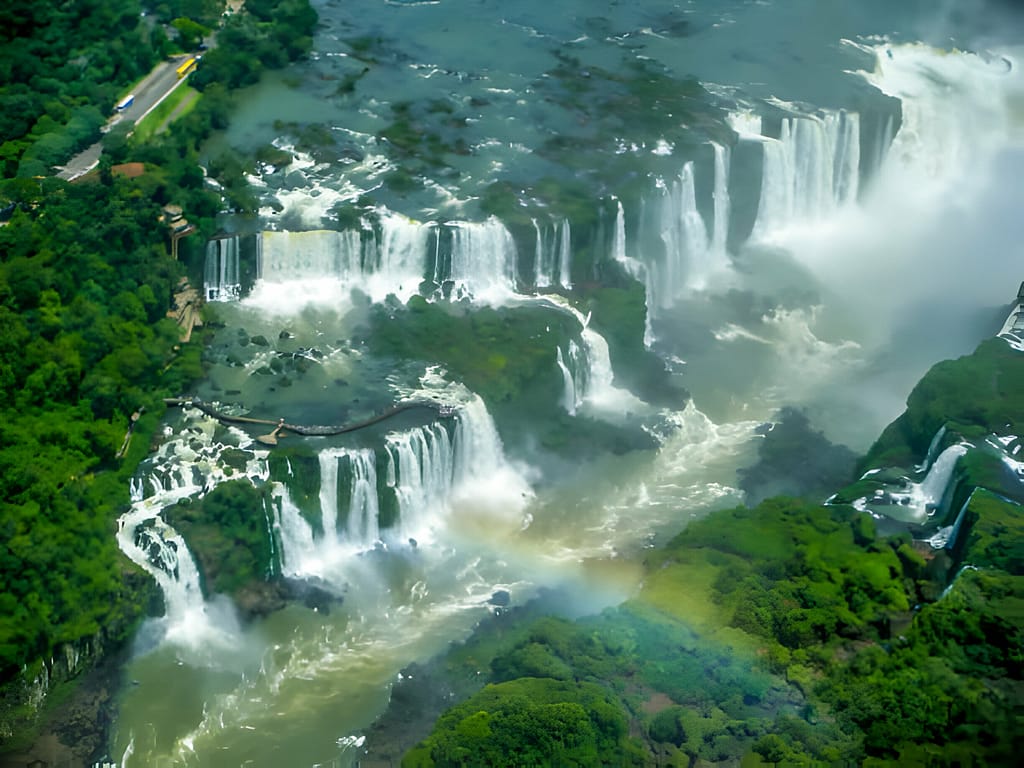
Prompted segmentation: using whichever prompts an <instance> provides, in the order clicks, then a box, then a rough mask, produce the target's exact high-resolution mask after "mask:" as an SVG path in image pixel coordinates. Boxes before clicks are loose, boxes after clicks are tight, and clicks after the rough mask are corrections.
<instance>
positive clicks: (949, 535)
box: [927, 491, 974, 549]
mask: <svg viewBox="0 0 1024 768" xmlns="http://www.w3.org/2000/svg"><path fill="white" fill-rule="evenodd" d="M973 498H974V491H971V493H970V495H969V496H968V497H967V498H966V499H964V503H963V505H962V506H961V507H960V511H959V512H958V513H957V516H956V520H954V521H953V524H952V525H947V526H946V527H945V528H941V529H939V530H938V531H936V533H935V534H934V535H932V536H931V537H930V538H929V539H928V540H927V541H928V543H929V544H930V545H931V547H932V548H933V549H945V548H948V549H952V548H953V547H955V546H956V541H957V538H958V537H959V536H960V528H961V527H962V526H963V522H964V516H965V515H966V514H967V507H968V506H969V505H970V503H971V499H973Z"/></svg>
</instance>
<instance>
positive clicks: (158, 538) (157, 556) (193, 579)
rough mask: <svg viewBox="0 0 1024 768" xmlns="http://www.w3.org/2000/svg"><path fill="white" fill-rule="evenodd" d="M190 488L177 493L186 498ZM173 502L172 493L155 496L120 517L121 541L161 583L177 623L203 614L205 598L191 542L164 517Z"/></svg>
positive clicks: (171, 617)
mask: <svg viewBox="0 0 1024 768" xmlns="http://www.w3.org/2000/svg"><path fill="white" fill-rule="evenodd" d="M190 490H192V489H185V490H184V491H178V492H176V495H180V497H181V498H184V497H185V496H187V495H189V493H188V491H190ZM170 503H172V502H171V501H170V498H169V497H168V496H154V497H150V498H149V499H146V500H144V501H141V502H136V503H135V504H133V505H132V509H131V511H129V512H128V513H127V514H125V515H123V516H122V517H121V519H120V520H119V527H118V532H117V542H118V546H119V547H120V548H121V551H122V552H124V553H125V555H127V556H128V558H129V559H131V560H132V561H133V562H135V563H137V564H138V565H139V566H141V567H142V568H143V570H145V571H146V572H147V573H149V575H150V576H152V577H153V579H154V580H155V581H156V583H157V584H158V585H159V586H160V589H161V591H162V592H163V595H164V604H165V613H166V617H167V620H168V621H169V622H170V623H171V624H177V623H181V622H186V621H189V620H190V617H200V616H202V614H203V613H204V601H203V591H202V588H201V586H200V581H199V569H198V568H197V567H196V562H195V560H194V559H193V557H192V553H191V552H189V549H188V545H187V544H185V540H184V539H183V538H182V537H181V535H180V534H179V533H178V532H177V531H175V530H174V529H173V528H172V527H171V526H169V525H168V524H167V523H165V522H164V521H163V519H162V518H161V517H160V512H161V511H162V510H163V508H164V507H165V506H167V505H168V504H170Z"/></svg>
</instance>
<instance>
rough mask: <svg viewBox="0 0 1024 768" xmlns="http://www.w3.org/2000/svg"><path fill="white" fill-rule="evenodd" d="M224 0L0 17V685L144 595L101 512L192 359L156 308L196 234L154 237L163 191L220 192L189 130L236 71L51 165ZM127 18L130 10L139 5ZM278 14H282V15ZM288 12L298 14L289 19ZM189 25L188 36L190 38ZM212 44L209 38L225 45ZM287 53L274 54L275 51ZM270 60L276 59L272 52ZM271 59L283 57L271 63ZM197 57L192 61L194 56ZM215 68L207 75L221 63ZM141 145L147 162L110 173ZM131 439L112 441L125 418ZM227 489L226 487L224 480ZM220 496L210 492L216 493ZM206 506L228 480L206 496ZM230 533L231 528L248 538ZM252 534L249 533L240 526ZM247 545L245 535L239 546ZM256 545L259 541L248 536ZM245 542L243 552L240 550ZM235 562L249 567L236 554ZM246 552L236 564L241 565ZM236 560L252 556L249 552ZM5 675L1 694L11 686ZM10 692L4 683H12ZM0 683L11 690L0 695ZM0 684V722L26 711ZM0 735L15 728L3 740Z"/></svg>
mask: <svg viewBox="0 0 1024 768" xmlns="http://www.w3.org/2000/svg"><path fill="white" fill-rule="evenodd" d="M247 5H250V6H252V8H253V13H252V15H251V16H250V15H248V14H240V15H239V16H238V17H237V19H235V20H232V24H236V25H240V26H245V25H248V28H251V29H253V30H255V31H256V32H258V34H261V35H264V36H269V37H272V38H274V39H277V40H279V41H281V40H283V37H282V36H289V37H290V38H292V39H294V40H298V43H297V44H296V45H292V46H290V47H288V49H287V56H288V57H291V56H294V55H299V54H300V53H301V52H302V51H304V50H308V46H309V34H310V32H311V29H312V25H313V24H314V23H315V21H316V15H315V13H314V12H312V11H311V9H310V8H309V6H308V3H305V2H293V3H290V4H288V5H287V6H286V8H285V11H286V12H283V15H282V19H283V21H282V24H281V25H280V26H278V25H277V24H275V23H274V22H273V21H272V20H271V16H270V11H271V5H272V4H269V3H258V2H255V0H253V1H251V2H250V3H248V4H247ZM222 8H223V3H222V2H219V0H180V1H177V2H165V3H161V4H160V5H159V6H158V7H157V8H156V11H157V16H158V19H157V21H158V22H159V23H150V22H151V21H153V16H152V15H150V16H148V17H145V18H144V17H142V16H140V6H139V4H138V3H133V2H129V3H124V2H113V0H75V1H74V2H70V3H56V2H50V1H49V0H44V1H42V2H31V3H28V2H16V3H14V5H13V6H11V7H8V8H6V9H5V23H4V25H3V28H2V29H0V172H2V175H3V179H2V180H0V210H2V211H3V218H4V219H9V220H6V221H5V222H4V224H3V226H0V329H2V330H0V397H2V401H0V582H2V583H3V585H4V589H3V593H2V594H0V684H3V685H6V684H8V683H11V682H12V681H14V680H15V679H16V678H17V677H18V675H19V674H20V673H21V671H22V670H23V669H25V670H27V672H28V674H29V675H30V676H31V675H34V674H35V672H36V671H37V668H38V665H39V663H41V660H43V659H46V658H49V657H51V656H52V655H53V653H54V651H55V649H57V648H58V647H59V646H60V645H61V644H66V643H76V642H79V641H82V640H84V639H87V638H92V637H94V636H97V635H102V636H104V638H105V643H106V647H116V645H117V643H118V642H120V641H122V640H123V639H125V638H126V637H127V636H128V635H129V633H130V632H131V631H132V629H133V627H134V626H135V624H136V622H137V621H138V620H139V618H141V615H142V613H143V612H144V611H145V610H146V609H147V605H146V604H145V603H146V601H145V600H140V596H139V579H138V576H137V574H136V572H135V571H134V567H133V566H131V564H130V563H128V562H127V561H126V560H125V559H124V558H123V556H122V555H121V554H120V553H119V551H118V549H117V545H116V540H115V536H114V534H115V528H116V518H117V516H118V514H120V512H121V511H122V510H123V509H124V507H125V505H126V504H127V503H128V480H129V478H130V476H131V474H132V473H133V472H134V469H135V467H136V465H137V464H138V462H139V461H140V460H141V459H142V458H143V457H144V456H145V455H146V453H147V451H148V449H149V446H150V439H151V437H152V435H153V433H154V432H155V431H156V428H157V426H158V424H159V420H160V417H161V416H162V397H164V396H168V395H178V394H181V393H182V392H183V391H184V390H185V389H186V388H187V387H188V386H189V384H190V382H191V381H193V380H194V379H195V378H196V377H198V376H199V375H201V373H202V367H201V363H200V356H201V349H200V345H201V341H199V340H195V341H193V342H192V343H191V344H188V345H183V344H180V342H179V333H178V328H177V326H176V325H175V323H174V322H173V321H172V320H170V319H168V318H167V317H166V313H167V310H168V308H169V307H170V304H171V298H172V292H173V290H174V289H175V287H176V286H177V284H178V282H179V280H180V279H181V278H182V277H183V276H184V275H185V274H186V271H187V267H188V266H189V264H196V263H199V260H200V259H201V258H202V253H203V249H202V247H201V246H200V245H197V241H198V240H200V237H194V238H189V239H186V240H185V241H183V243H182V248H181V258H182V262H175V261H173V260H171V259H170V257H169V256H168V248H167V234H166V226H165V225H164V224H163V223H162V222H161V221H160V215H161V207H162V206H163V205H166V204H169V203H175V204H177V205H180V206H182V207H183V208H184V209H185V211H186V214H187V216H188V218H189V219H190V221H192V223H194V224H196V225H197V226H198V227H199V229H200V232H206V233H211V232H212V229H213V226H214V217H215V216H216V214H217V212H218V211H219V210H220V209H221V207H222V205H223V203H222V200H221V199H220V196H219V195H217V194H214V193H212V192H211V191H210V190H209V189H208V187H207V185H206V184H205V181H204V176H203V172H202V169H201V168H200V167H199V165H198V154H197V151H198V146H199V143H200V142H201V141H202V140H203V139H204V138H205V137H206V136H208V135H209V134H210V132H211V131H213V130H215V129H217V128H222V127H224V126H225V125H226V121H227V116H228V114H229V113H230V109H231V98H230V95H229V92H228V90H227V88H226V87H225V86H224V85H223V84H221V83H224V82H226V83H228V84H229V85H234V84H235V83H233V82H231V81H230V80H229V79H228V73H226V70H225V69H224V68H223V67H218V66H217V60H218V57H216V56H215V57H213V58H214V61H213V62H212V63H211V66H210V67H209V68H208V69H206V74H205V75H204V78H205V79H204V81H203V85H204V88H205V93H204V96H203V98H202V99H201V102H200V104H198V105H197V107H196V108H195V109H193V110H192V111H191V112H190V113H189V114H188V115H187V116H186V117H184V118H183V119H181V120H179V121H178V122H176V123H175V124H174V126H173V129H172V130H171V131H169V132H166V133H164V134H161V135H160V136H159V137H158V138H157V139H156V140H153V141H148V142H146V141H143V138H144V137H133V138H129V137H128V136H127V135H126V131H124V130H115V131H112V132H111V133H110V134H108V135H107V137H106V138H105V140H104V141H105V150H106V151H105V153H104V155H103V157H102V158H101V162H100V168H99V170H98V172H96V173H94V174H91V175H90V176H88V177H86V178H83V179H82V180H80V181H79V182H78V183H75V184H67V183H65V182H63V181H60V180H58V179H55V178H47V177H45V174H47V173H48V172H49V166H50V165H52V164H54V163H56V162H62V161H63V160H65V159H66V157H67V156H68V155H70V154H71V152H73V151H76V150H77V149H79V148H80V147H81V146H83V145H84V144H86V143H89V142H91V141H93V140H95V138H97V137H98V135H99V134H98V129H99V127H100V125H102V123H103V115H105V114H107V113H109V110H110V107H111V106H112V104H113V102H114V100H115V99H116V97H117V95H119V94H120V93H123V92H124V89H126V88H127V87H128V86H129V85H130V83H132V82H133V81H135V80H137V79H138V78H139V77H140V76H141V75H142V74H143V73H145V72H146V71H147V70H148V69H149V68H150V67H151V66H152V64H153V63H154V62H155V61H156V60H157V58H159V57H161V56H163V55H165V54H166V53H168V52H170V51H171V50H173V49H174V47H175V43H172V42H170V41H169V40H168V37H167V35H166V34H165V33H164V31H163V30H164V28H163V27H162V26H161V23H167V24H171V22H173V21H175V20H177V22H178V23H175V24H171V27H170V28H171V29H173V30H177V33H178V34H177V35H173V36H174V37H176V38H177V39H178V42H179V43H180V44H182V45H187V44H191V43H194V42H195V40H194V39H193V38H194V36H195V33H196V27H195V26H194V25H192V24H189V23H184V22H183V21H182V20H183V19H184V20H186V21H187V20H189V19H191V20H192V21H194V22H195V23H196V24H198V25H199V26H203V25H205V26H211V25H213V24H215V23H216V22H217V20H218V19H219V17H220V13H221V10H222ZM140 19H141V21H140ZM289 24H291V26H289ZM294 24H301V25H302V30H298V29H297V28H296V27H295V26H294ZM190 35H191V37H190ZM220 58H223V57H220ZM285 60H287V57H286V59H285ZM270 63H271V64H277V63H279V62H278V59H274V60H273V61H272V62H270ZM281 63H283V61H282V62H281ZM204 69H205V68H204ZM218 77H223V78H224V80H222V81H221V82H215V80H216V78H218ZM129 160H130V161H140V162H143V163H144V164H145V166H144V168H145V173H144V174H143V175H141V176H138V177H136V178H132V179H129V178H126V177H124V176H120V175H118V174H117V173H114V172H112V166H113V165H115V164H116V163H119V162H124V161H129ZM129 433H130V434H131V436H132V439H131V440H126V437H127V435H128V434H129ZM225 493H230V491H226V492H225ZM218 504H219V505H218ZM209 506H210V508H211V509H212V510H213V511H212V512H211V513H210V514H212V515H213V516H214V517H215V518H217V519H220V518H221V517H224V515H226V514H227V513H228V511H230V510H231V509H232V508H233V507H232V503H231V500H230V499H227V500H225V499H220V498H219V497H217V498H214V499H213V500H212V501H211V502H210V505H209ZM243 538H244V537H243ZM250 543H253V542H249V541H248V540H245V541H244V542H243V545H248V544H250ZM254 546H255V545H254ZM250 557H255V558H257V559H258V557H259V552H258V548H256V553H255V554H252V553H250ZM243 559H244V558H243ZM234 565H238V566H239V568H240V570H242V571H245V568H248V570H249V571H252V572H256V571H259V570H260V568H261V567H262V566H261V565H253V564H252V563H248V564H246V563H244V562H241V561H240V562H238V563H234ZM242 566H244V567H242ZM246 572H248V571H246ZM4 690H5V693H6V689H4ZM14 698H17V697H14ZM12 700H13V699H12ZM12 706H14V707H15V709H16V710H17V711H8V704H7V701H6V698H5V702H4V704H3V706H2V707H0V709H2V710H3V711H2V712H0V733H4V734H5V736H4V738H6V736H10V734H11V727H12V726H11V723H12V722H15V721H17V722H15V725H14V726H13V727H14V732H15V733H17V732H18V731H19V730H20V731H21V735H22V736H25V735H26V734H28V732H29V731H30V729H31V726H30V725H29V724H26V722H24V721H18V718H21V717H26V716H28V717H30V716H31V715H32V714H33V712H31V711H29V709H31V708H28V709H24V711H23V708H21V707H20V705H19V704H18V702H15V703H14V704H13V705H12ZM8 746H10V745H9V744H8Z"/></svg>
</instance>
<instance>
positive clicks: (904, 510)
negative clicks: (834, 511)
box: [853, 444, 968, 524]
mask: <svg viewBox="0 0 1024 768" xmlns="http://www.w3.org/2000/svg"><path fill="white" fill-rule="evenodd" d="M967 450H968V446H966V445H964V444H957V445H951V446H949V447H948V448H946V449H945V450H944V451H943V452H942V453H940V454H939V455H938V457H937V458H936V459H935V461H934V463H933V464H932V465H931V468H930V469H929V470H928V474H927V475H925V478H924V479H923V480H922V481H921V482H920V483H909V482H908V483H907V488H906V489H905V490H899V491H890V492H889V493H888V494H886V493H883V492H881V491H879V492H878V493H877V494H876V495H875V496H874V497H869V498H861V499H858V500H857V501H855V502H854V504H853V506H854V507H856V508H857V509H860V510H861V511H872V512H876V513H881V514H885V515H888V516H889V517H893V518H896V519H900V520H906V521H908V522H913V523H917V524H923V523H925V522H926V521H927V520H928V518H929V517H931V516H933V515H934V514H935V512H936V510H937V509H938V507H939V506H940V505H941V504H943V500H944V498H945V496H946V493H947V491H949V489H950V482H951V481H952V478H953V471H954V470H955V469H956V464H957V462H958V461H960V458H961V457H962V456H963V455H964V454H966V453H967Z"/></svg>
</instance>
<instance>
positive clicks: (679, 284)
mask: <svg viewBox="0 0 1024 768" xmlns="http://www.w3.org/2000/svg"><path fill="white" fill-rule="evenodd" d="M661 240H662V243H663V244H664V248H665V258H664V261H663V262H662V263H661V264H659V265H658V269H657V272H658V273H659V274H658V279H657V281H656V284H655V286H654V287H655V291H656V292H655V296H656V300H655V304H656V305H657V306H658V307H661V308H662V309H668V308H669V307H671V306H672V305H673V304H674V303H675V300H676V299H677V298H678V297H679V296H680V295H682V294H683V292H685V291H686V289H687V288H693V287H698V285H699V284H700V283H701V281H702V280H703V279H704V276H703V275H701V274H700V273H699V269H700V267H699V266H698V265H702V264H703V263H704V262H705V261H706V260H707V255H708V230H707V227H706V226H705V224H704V219H703V217H702V216H701V215H700V212H699V211H698V210H697V192H696V189H695V187H694V178H693V163H692V162H688V163H686V164H685V165H684V166H683V170H682V171H681V172H680V174H679V177H678V178H677V179H675V180H674V181H673V182H672V183H671V184H670V185H667V186H666V187H665V194H664V197H663V198H662V210H661Z"/></svg>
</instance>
